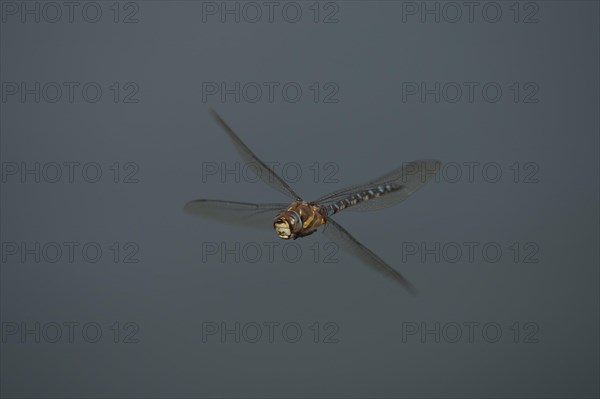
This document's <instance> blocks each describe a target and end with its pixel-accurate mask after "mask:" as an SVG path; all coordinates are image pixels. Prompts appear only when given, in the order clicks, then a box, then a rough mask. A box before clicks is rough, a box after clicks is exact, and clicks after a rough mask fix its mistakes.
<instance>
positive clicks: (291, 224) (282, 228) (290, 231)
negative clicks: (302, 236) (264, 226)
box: [273, 211, 302, 240]
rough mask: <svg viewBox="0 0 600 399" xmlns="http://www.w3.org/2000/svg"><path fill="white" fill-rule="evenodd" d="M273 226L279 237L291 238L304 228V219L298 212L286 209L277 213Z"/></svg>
mask: <svg viewBox="0 0 600 399" xmlns="http://www.w3.org/2000/svg"><path fill="white" fill-rule="evenodd" d="M273 227H274V228H275V232H276V233H277V235H278V236H279V238H282V239H284V240H289V239H290V238H296V234H297V233H299V232H300V230H301V229H302V221H301V220H300V215H298V214H297V213H296V212H293V211H286V212H282V213H280V214H279V215H277V217H276V218H275V221H274V222H273Z"/></svg>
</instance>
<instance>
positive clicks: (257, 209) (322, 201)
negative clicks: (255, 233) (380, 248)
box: [184, 109, 441, 295]
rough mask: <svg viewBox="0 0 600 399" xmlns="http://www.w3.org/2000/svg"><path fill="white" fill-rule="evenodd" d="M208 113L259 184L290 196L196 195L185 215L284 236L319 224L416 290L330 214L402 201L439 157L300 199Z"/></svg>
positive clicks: (347, 248)
mask: <svg viewBox="0 0 600 399" xmlns="http://www.w3.org/2000/svg"><path fill="white" fill-rule="evenodd" d="M210 113H211V115H212V116H213V117H214V119H215V121H216V122H217V123H218V124H219V125H220V126H221V127H222V128H223V130H224V131H225V132H226V133H227V136H228V137H229V139H231V141H232V142H233V145H234V147H235V149H236V150H237V152H238V153H239V155H240V156H241V157H242V159H243V160H244V162H245V164H246V165H247V166H248V167H250V166H251V167H252V168H253V169H254V170H255V171H256V173H257V174H258V177H259V179H260V180H261V181H262V182H264V183H266V184H267V185H268V186H270V187H271V188H274V189H275V190H277V191H279V192H281V193H282V194H284V195H286V196H288V197H290V198H291V199H292V200H293V202H292V203H291V204H290V203H287V202H285V203H251V202H239V201H226V200H216V199H196V200H193V201H190V202H188V203H187V204H185V206H184V210H185V211H186V212H187V213H189V214H193V215H198V216H201V217H204V218H212V219H217V220H220V221H222V222H226V223H229V224H233V225H247V226H254V227H262V228H267V229H274V230H275V233H276V234H277V236H278V237H279V238H281V239H284V240H290V239H294V240H295V239H297V238H300V237H306V236H308V235H311V234H313V233H315V232H316V231H317V230H318V229H319V228H320V227H323V229H322V231H323V233H324V234H325V236H326V237H327V238H328V239H329V240H331V241H333V242H334V243H336V244H337V245H338V246H339V247H340V248H341V249H342V250H345V251H347V252H349V253H351V254H353V255H354V256H355V257H357V258H358V259H360V260H361V261H362V262H363V263H364V264H365V265H367V266H370V267H371V268H372V269H374V270H375V271H377V272H379V273H381V274H383V275H384V276H386V277H388V278H390V279H392V280H394V281H396V282H398V283H400V284H401V285H402V286H403V287H404V288H405V289H406V290H407V291H408V292H410V293H411V294H413V295H415V294H416V288H415V286H414V285H413V284H412V283H411V282H410V281H409V280H408V279H407V278H405V277H404V276H403V275H402V274H401V273H400V272H398V271H397V270H396V269H394V268H393V267H391V266H390V265H389V264H388V263H386V262H385V261H384V260H383V259H381V258H380V257H379V256H377V255H376V254H375V253H374V252H373V251H371V250H370V249H369V248H367V247H366V246H365V245H363V244H361V243H360V242H359V241H358V240H357V239H356V238H354V236H352V235H351V234H350V233H349V232H348V231H347V230H346V229H345V228H343V227H342V226H341V225H340V224H339V223H338V222H336V221H335V220H334V219H333V217H332V216H333V215H335V214H337V213H338V212H341V211H342V210H345V209H348V210H352V211H373V210H379V209H384V208H388V207H391V206H394V205H397V204H399V203H401V202H402V201H404V200H406V199H407V198H408V197H410V196H411V195H412V194H414V193H415V191H417V190H418V189H419V188H421V187H423V186H424V185H425V184H426V183H427V182H428V181H430V180H431V179H432V178H433V177H434V176H435V175H436V173H438V172H439V170H440V168H441V162H440V161H436V160H419V161H412V162H407V163H404V164H403V165H402V166H401V167H400V168H397V169H394V170H392V171H391V172H389V173H386V174H384V175H383V176H380V177H378V178H375V179H373V180H370V181H368V182H366V183H362V184H356V185H353V186H350V187H347V188H344V189H341V190H337V191H334V192H332V193H329V194H327V195H324V196H322V197H320V198H319V199H317V200H315V201H305V200H303V199H302V197H301V196H300V195H298V194H297V193H296V192H295V191H294V190H293V189H292V187H290V185H289V184H288V183H286V181H285V180H283V179H282V178H281V177H280V176H279V175H278V174H277V173H275V172H274V170H273V168H269V167H268V166H267V165H266V164H265V163H264V162H263V161H262V160H261V159H260V158H258V157H257V156H256V155H255V154H254V152H252V150H250V148H249V147H248V146H247V145H246V144H244V142H243V141H242V140H241V139H240V138H239V137H238V135H237V134H236V133H235V132H234V131H233V129H232V128H231V127H229V125H228V124H227V123H226V122H225V121H224V120H223V118H221V116H220V115H219V114H218V113H217V112H216V111H214V110H213V109H211V110H210Z"/></svg>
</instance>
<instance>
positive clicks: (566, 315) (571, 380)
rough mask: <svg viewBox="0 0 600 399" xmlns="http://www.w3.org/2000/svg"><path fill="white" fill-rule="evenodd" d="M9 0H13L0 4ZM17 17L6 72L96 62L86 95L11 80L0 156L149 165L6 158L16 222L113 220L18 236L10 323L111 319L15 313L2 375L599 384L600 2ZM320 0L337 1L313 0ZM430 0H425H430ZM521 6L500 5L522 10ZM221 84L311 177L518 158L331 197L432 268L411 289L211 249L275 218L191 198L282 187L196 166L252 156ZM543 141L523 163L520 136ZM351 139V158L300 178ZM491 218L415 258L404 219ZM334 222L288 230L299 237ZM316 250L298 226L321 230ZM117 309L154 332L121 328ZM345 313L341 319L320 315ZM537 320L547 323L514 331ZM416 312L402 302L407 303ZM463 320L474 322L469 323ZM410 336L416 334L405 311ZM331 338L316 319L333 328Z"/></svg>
mask: <svg viewBox="0 0 600 399" xmlns="http://www.w3.org/2000/svg"><path fill="white" fill-rule="evenodd" d="M4 3H5V2H2V4H4ZM99 4H101V6H102V8H103V18H102V20H101V21H100V22H98V23H95V24H92V23H86V22H85V21H83V20H82V19H81V17H80V16H76V19H75V22H74V23H67V22H64V21H63V22H60V23H44V22H40V23H32V22H28V23H21V22H19V21H18V19H15V18H14V17H9V18H7V19H6V20H5V21H3V22H2V25H1V42H0V44H1V48H2V50H1V80H2V82H22V81H25V82H35V81H40V82H49V81H57V82H63V81H78V82H88V81H96V82H99V83H100V84H101V85H102V86H103V87H104V88H105V89H106V90H105V92H104V94H103V98H102V100H101V101H99V102H98V103H95V104H89V103H86V102H84V101H82V100H81V99H76V100H75V102H74V103H73V104H70V103H68V102H66V101H60V102H58V103H56V104H49V103H45V102H44V101H42V102H40V103H39V104H37V103H34V102H32V101H27V102H26V103H21V102H19V101H18V99H17V100H15V99H14V98H12V99H8V100H7V101H3V102H2V104H1V106H2V111H1V114H0V123H1V136H2V137H1V156H2V162H22V161H24V162H29V163H33V162H36V161H37V162H41V163H44V162H51V161H55V162H64V161H79V162H81V163H85V162H90V161H96V162H98V163H100V164H101V165H102V166H103V172H104V173H105V174H106V176H111V175H110V173H111V172H110V171H109V170H108V166H109V165H111V164H113V163H114V162H117V161H118V162H121V164H124V163H125V162H135V163H136V164H137V165H139V172H138V173H137V175H136V177H137V178H138V179H139V183H136V184H123V183H122V182H121V183H119V184H115V183H113V182H112V181H111V179H110V177H107V178H106V179H105V178H103V179H102V180H101V181H100V182H99V183H96V184H90V183H85V182H84V181H82V180H81V179H80V178H79V179H77V180H76V181H75V183H73V184H69V183H68V182H66V181H65V180H64V179H63V180H61V181H60V182H59V183H55V184H51V183H39V184H36V183H32V182H28V183H25V184H22V183H20V182H19V180H18V179H14V178H10V179H8V180H7V181H6V182H4V183H3V184H2V195H1V201H2V207H1V219H2V226H1V236H2V237H1V240H2V242H17V243H19V242H28V243H33V242H36V241H37V242H41V243H44V242H59V243H60V242H64V241H78V242H81V243H84V242H88V241H95V242H98V243H101V245H102V247H103V249H104V251H105V255H104V256H103V258H102V260H101V261H100V262H98V263H87V262H83V261H82V260H81V257H79V258H78V259H79V260H77V261H76V262H74V263H68V262H66V261H64V259H63V260H62V261H60V262H57V263H55V264H51V263H48V262H43V261H42V262H40V263H35V262H33V261H31V259H29V260H26V261H25V262H21V261H20V260H19V258H18V257H9V258H7V261H6V262H3V263H2V268H1V289H2V293H1V319H2V323H4V324H3V326H5V325H6V324H5V323H8V322H11V323H15V322H16V323H21V322H27V323H30V324H29V325H30V326H31V325H33V323H35V322H36V321H38V322H40V323H42V324H43V323H49V322H57V323H63V322H66V321H75V322H79V323H80V324H84V323H86V322H97V323H99V324H100V325H101V326H102V328H103V336H102V339H101V340H100V341H99V342H98V343H95V344H93V343H86V342H85V341H83V340H82V339H81V337H80V336H79V337H77V338H76V339H75V342H74V343H68V342H66V338H65V337H63V338H62V339H61V341H60V342H59V343H54V344H53V343H49V342H44V340H42V342H40V343H33V342H31V340H28V341H26V342H20V340H19V337H18V336H6V335H3V339H4V341H6V342H2V359H1V382H2V384H1V385H2V388H1V393H2V395H3V396H6V397H50V396H55V397H93V396H102V397H113V396H119V397H127V396H136V397H167V396H178V397H222V396H223V397H245V396H254V397H256V396H260V397H288V396H293V397H329V396H335V397H364V396H369V397H456V396H461V397H515V396H518V397H534V396H535V397H540V396H542V397H597V396H598V394H599V386H598V374H599V361H598V332H599V328H598V327H599V325H598V310H599V309H598V307H599V306H598V305H599V297H598V281H599V276H598V260H599V259H598V238H599V231H598V218H599V214H598V203H599V202H598V201H599V193H598V181H599V180H598V166H599V164H598V132H599V124H598V105H599V101H598V84H599V82H598V70H599V59H598V11H599V10H598V3H597V2H594V1H574V2H567V1H550V2H537V3H536V4H537V5H538V6H539V12H538V13H537V15H536V16H537V18H538V19H539V22H538V23H533V24H524V23H513V22H512V21H511V17H512V14H509V12H510V11H509V10H508V7H510V5H511V4H512V2H501V3H498V4H501V6H502V8H503V11H504V13H505V14H503V18H502V20H501V21H500V22H499V23H495V24H492V23H487V22H485V21H483V20H482V19H481V17H480V14H476V20H475V22H474V23H467V22H464V21H462V22H459V23H454V24H452V23H444V22H441V23H439V24H436V23H431V22H428V23H420V22H419V21H418V19H415V18H409V19H408V21H407V22H406V23H403V21H402V3H401V2H392V1H380V2H366V1H348V2H338V3H337V5H338V6H339V12H338V13H337V18H338V19H339V22H338V23H333V24H323V23H316V24H315V23H313V22H312V21H311V18H312V16H310V17H309V16H308V12H309V11H307V7H308V6H309V5H310V4H311V3H308V2H303V3H301V4H302V6H303V7H304V12H306V13H307V15H306V16H304V14H303V18H302V20H301V21H300V22H299V23H296V24H292V23H288V22H285V21H283V20H282V19H281V18H280V17H278V18H276V20H275V21H274V22H273V23H268V22H265V21H262V22H259V23H245V22H240V23H235V22H231V21H229V22H227V23H221V22H219V21H218V19H216V18H209V20H208V22H207V23H203V22H202V6H201V4H200V3H193V2H185V1H181V2H172V3H171V2H169V3H168V2H162V1H142V2H137V5H138V6H139V12H138V13H137V18H138V19H139V22H138V23H134V24H123V23H113V22H112V21H111V18H112V14H110V8H109V7H110V6H111V4H112V3H109V2H101V3H99ZM323 4H324V3H322V4H321V6H323ZM429 4H434V3H429ZM509 15H510V17H509ZM114 81H119V82H122V83H123V82H136V83H137V84H138V85H139V87H140V91H139V93H138V94H137V98H139V100H140V101H139V102H138V103H134V104H123V103H114V102H112V101H111V100H110V94H109V93H110V92H109V91H108V89H107V87H108V86H109V85H110V84H111V82H114ZM206 81H216V82H221V81H226V82H228V83H229V84H231V82H235V81H240V82H248V81H256V82H263V81H278V82H289V81H294V82H299V83H300V84H301V85H302V86H303V87H304V88H306V87H308V85H310V84H311V83H312V82H315V81H319V82H322V83H323V82H335V83H336V84H337V85H338V86H339V88H340V90H339V93H338V95H337V98H338V99H339V102H338V103H322V102H319V103H315V102H314V101H312V100H311V99H310V97H309V94H304V96H303V98H302V100H301V101H299V102H297V103H289V102H286V101H283V100H282V99H281V98H279V99H276V100H275V101H274V102H273V103H269V102H268V101H266V100H265V99H264V98H263V99H262V100H261V101H259V102H257V103H248V102H245V101H241V102H240V103H236V102H235V101H232V100H231V99H228V100H227V101H226V102H225V103H223V102H221V101H220V99H218V98H213V99H211V100H210V101H206V102H204V101H203V99H202V82H206ZM406 81H409V82H410V81H415V82H421V81H424V82H428V83H430V84H432V83H433V82H436V81H440V82H449V81H450V82H451V81H456V82H465V81H476V82H483V83H485V82H490V81H494V82H499V83H500V84H501V85H502V87H503V88H504V89H506V88H507V87H508V86H509V85H510V84H511V83H512V82H514V81H519V82H536V83H537V84H538V85H539V88H540V90H539V92H538V94H537V98H538V99H539V102H537V103H531V104H524V103H514V102H513V101H511V100H510V95H509V92H508V91H505V93H504V96H503V98H502V100H501V101H499V102H497V103H494V104H491V103H486V102H484V101H481V99H477V100H476V101H475V102H474V103H469V102H467V101H464V100H463V101H460V102H458V103H455V104H452V103H448V102H444V101H442V102H440V103H438V104H436V103H433V102H431V101H428V102H426V103H422V102H420V101H418V100H412V101H407V102H403V101H402V92H401V87H402V82H406ZM209 106H213V107H215V108H216V109H217V110H218V111H219V112H220V113H221V114H222V115H223V117H224V118H225V119H226V120H227V121H228V122H229V123H230V124H231V125H232V127H233V128H234V129H236V130H237V132H238V134H239V135H240V136H241V137H242V138H243V139H244V140H245V141H246V142H247V144H248V145H249V146H250V147H251V148H253V149H254V150H255V151H256V152H257V153H258V154H259V155H260V156H261V157H263V158H264V159H265V160H269V161H279V162H285V161H293V162H298V163H299V164H301V165H302V166H303V173H304V174H303V178H301V179H300V181H298V182H297V183H295V184H294V187H295V189H296V190H297V191H298V192H299V193H301V194H303V195H305V196H306V197H307V198H309V199H311V198H316V197H318V196H319V195H321V194H322V193H326V192H328V191H332V190H334V189H337V188H339V187H342V186H344V185H349V184H354V183H357V182H360V181H362V180H367V179H369V178H371V177H374V176H377V175H380V174H382V173H384V172H386V171H387V170H389V169H392V168H395V167H397V166H398V165H399V164H400V163H401V162H404V161H410V160H414V159H419V158H432V159H440V160H442V161H443V162H445V163H448V162H458V163H462V162H468V161H478V162H481V163H482V164H483V163H485V162H498V163H499V164H500V165H502V168H503V172H504V175H503V178H502V179H501V180H500V181H499V182H498V183H495V184H490V183H486V182H485V181H483V180H482V179H481V178H476V180H475V181H474V182H473V183H472V184H471V183H468V182H466V181H465V179H464V178H463V179H462V180H461V181H460V182H458V183H454V184H452V183H449V182H447V181H441V182H439V183H433V184H430V185H429V186H428V187H426V188H424V189H423V190H422V191H420V192H419V193H417V194H416V195H415V197H414V198H411V199H410V200H408V201H407V202H406V203H404V204H402V205H401V206H398V207H394V208H390V209H387V210H385V211H381V212H374V213H350V212H347V213H343V214H341V215H339V217H338V218H337V220H338V221H340V222H341V223H343V225H344V226H345V227H346V228H347V229H348V230H349V231H350V232H352V233H354V234H355V235H356V237H357V238H358V239H359V240H361V241H362V242H364V243H365V244H367V245H368V246H369V247H370V248H371V249H372V250H373V251H374V252H375V253H377V254H378V255H380V256H381V257H382V258H383V259H385V260H387V261H388V262H389V263H390V264H392V265H393V266H394V267H396V268H398V270H400V271H402V272H403V273H404V274H405V275H406V276H407V277H408V278H409V279H410V280H411V281H412V282H413V283H414V284H415V285H416V286H417V288H418V289H419V295H418V296H417V297H411V296H410V295H408V294H407V293H406V292H404V291H403V290H402V289H401V288H399V286H397V285H396V284H394V283H393V282H390V281H388V280H386V279H384V278H382V277H380V276H379V275H377V274H375V273H372V272H371V271H370V270H368V268H366V267H364V266H363V265H362V264H360V262H359V261H358V260H356V259H354V258H352V257H350V256H349V255H346V254H344V253H342V252H340V253H339V254H337V258H338V259H339V262H337V263H324V262H317V263H315V262H313V261H312V260H311V258H310V256H308V257H303V258H302V259H301V261H299V262H297V263H291V262H286V261H284V260H282V258H281V256H279V257H278V258H277V259H276V261H274V262H268V261H265V260H264V259H260V261H259V262H256V263H251V262H248V261H246V260H242V261H240V262H232V261H226V262H221V261H220V260H219V259H215V258H211V261H208V262H202V243H203V242H217V243H220V242H226V243H230V244H233V243H235V242H239V243H241V244H242V245H244V244H245V243H248V242H256V243H264V242H277V238H276V237H275V235H274V234H273V232H271V231H259V230H252V229H248V228H243V227H232V226H228V225H223V224H220V223H217V222H215V221H211V220H202V219H198V218H194V217H191V216H189V215H186V214H184V213H183V211H182V207H183V204H184V203H185V202H187V201H189V200H191V199H194V198H224V199H232V200H246V201H267V202H271V201H284V202H285V201H286V200H287V199H286V198H285V197H283V196H281V195H280V194H279V193H277V192H275V191H273V190H270V189H269V188H266V187H265V186H264V185H262V184H260V183H249V182H240V183H236V182H235V181H231V179H226V180H227V181H226V182H221V181H220V180H218V179H209V180H208V181H206V182H205V183H203V182H202V173H201V170H202V163H203V162H227V163H228V164H230V165H232V164H234V163H235V162H238V161H239V158H238V157H237V154H236V153H235V151H234V150H233V147H232V146H231V144H230V143H229V142H228V140H227V138H226V137H225V135H224V134H223V132H222V131H221V130H220V129H219V127H218V126H217V125H216V124H215V123H214V122H213V121H212V120H211V118H210V117H209V115H208V112H207V110H208V108H209ZM516 161H518V162H520V163H521V164H524V163H526V162H535V163H536V164H537V165H539V172H538V173H537V178H538V179H539V182H538V183H533V184H524V183H518V184H515V183H513V182H512V181H511V179H510V178H509V176H510V173H511V171H510V169H509V166H510V165H511V164H513V163H514V162H516ZM314 162H319V163H320V164H324V163H325V162H335V163H336V165H338V166H339V171H338V173H337V175H336V177H337V178H338V179H339V183H337V184H330V183H324V182H322V181H321V182H319V183H317V184H315V182H314V181H313V180H312V178H309V177H308V176H309V173H310V171H309V170H308V166H310V165H311V164H313V163H314ZM114 241H119V242H120V243H125V242H129V241H131V242H135V243H137V244H138V245H139V253H138V254H137V258H139V259H140V262H139V263H132V264H124V263H114V262H113V261H112V260H111V258H110V252H109V250H108V247H109V246H110V245H111V243H113V242H114ZM469 241H478V242H481V243H485V242H498V243H500V244H502V246H503V247H504V249H505V251H506V252H505V254H504V256H503V257H502V259H501V260H500V261H499V262H497V263H490V262H485V261H483V260H482V258H481V257H478V258H477V259H476V261H475V262H473V263H469V262H468V261H465V260H464V258H463V259H462V260H461V261H459V262H457V263H450V262H446V261H444V260H442V261H440V262H439V263H437V262H435V261H433V260H432V259H431V258H428V259H426V261H425V262H421V261H420V259H418V258H412V260H413V261H407V262H403V261H402V259H401V258H402V256H401V254H400V249H401V243H402V242H417V243H420V242H425V243H428V244H430V245H433V243H435V242H441V243H447V242H457V243H463V242H469ZM515 241H517V242H521V243H525V242H535V243H537V245H538V246H539V252H538V254H537V258H538V259H539V262H538V263H522V262H517V263H516V262H514V261H513V260H512V259H511V255H510V252H508V250H507V249H506V248H507V245H508V243H511V242H515ZM323 242H325V240H324V238H323V237H321V235H320V234H316V235H314V236H311V237H309V238H306V239H303V240H299V241H297V243H298V244H300V245H301V247H302V248H303V249H304V251H308V248H309V247H310V246H311V245H313V244H315V243H323ZM307 253H308V252H307ZM115 321H119V322H120V323H121V324H124V323H126V322H128V321H132V322H135V323H137V325H138V326H139V331H138V333H137V334H136V338H137V339H139V342H138V343H130V344H124V343H122V342H121V343H118V344H115V343H113V341H112V332H111V330H110V329H109V326H110V325H111V324H112V323H114V322H115ZM268 321H273V322H278V323H280V324H284V323H287V322H296V323H299V324H300V325H301V326H302V329H303V336H302V339H301V340H300V342H298V343H287V342H285V340H283V339H282V338H281V336H278V337H277V338H276V339H275V340H274V342H273V343H269V342H268V341H267V340H266V338H265V337H263V338H262V339H261V340H260V342H258V343H254V344H253V343H249V342H244V340H243V339H242V340H241V342H240V343H234V342H232V341H231V340H227V341H226V342H224V343H221V342H220V340H219V338H218V337H216V336H213V337H209V338H210V339H208V340H207V342H202V325H203V323H206V322H216V323H221V322H227V323H229V325H230V326H232V325H233V323H235V322H240V323H242V325H243V324H244V323H248V322H256V323H259V324H262V323H264V322H268ZM314 322H320V323H321V326H323V325H324V323H326V322H334V323H336V324H337V325H338V326H339V331H338V332H337V334H336V336H335V338H337V339H338V340H339V342H337V343H323V342H320V343H313V340H312V338H313V337H312V331H311V330H310V329H309V326H310V325H311V324H312V323H314ZM421 322H425V323H428V324H427V325H428V326H429V327H431V326H433V325H434V323H436V322H439V323H441V324H442V325H444V323H451V322H455V323H459V324H461V325H462V323H465V322H477V323H480V325H483V324H485V323H489V322H494V323H498V324H499V325H501V326H502V328H503V336H502V339H501V340H500V341H499V342H497V343H488V342H486V341H485V340H484V339H482V338H481V335H477V336H476V338H475V339H474V342H472V343H470V342H468V341H467V340H466V338H465V337H462V339H461V340H460V341H459V342H458V343H450V342H447V341H445V340H444V339H441V341H440V342H439V343H436V342H434V341H433V340H432V339H431V337H425V338H426V339H425V342H421V339H420V338H419V336H418V335H417V336H410V337H407V338H408V339H406V340H405V341H406V342H403V339H402V338H403V335H402V326H403V323H418V324H419V323H421ZM515 322H519V323H521V325H523V324H524V323H526V322H533V323H536V325H537V326H539V331H538V332H537V334H536V336H535V337H536V339H537V341H538V342H537V343H523V342H519V343H513V342H512V331H511V330H510V326H511V325H512V324H513V323H515ZM404 325H406V324H404ZM465 331H466V330H465ZM405 338H406V337H405ZM320 340H321V341H322V337H321V338H320Z"/></svg>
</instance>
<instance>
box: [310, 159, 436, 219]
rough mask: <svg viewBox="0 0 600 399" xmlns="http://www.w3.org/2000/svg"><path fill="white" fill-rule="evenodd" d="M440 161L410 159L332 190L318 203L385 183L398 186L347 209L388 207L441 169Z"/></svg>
mask: <svg viewBox="0 0 600 399" xmlns="http://www.w3.org/2000/svg"><path fill="white" fill-rule="evenodd" d="M441 165H442V163H441V162H440V161H435V160H420V161H412V162H408V163H406V164H404V165H403V166H402V167H401V168H398V169H394V170H392V171H391V172H389V173H386V174H385V175H383V176H381V177H379V178H377V179H374V180H371V181H369V182H367V183H364V184H358V185H354V186H351V187H348V188H345V189H342V190H338V191H334V192H333V193H330V194H327V195H325V196H323V197H321V198H319V199H318V200H317V201H316V202H317V203H318V204H319V205H325V206H327V205H330V204H333V203H335V202H337V201H340V200H342V199H344V198H347V197H348V196H350V195H352V194H354V193H357V192H361V191H365V190H369V189H373V188H375V187H377V186H382V185H383V186H385V185H386V184H390V185H395V186H400V188H399V189H398V190H395V191H392V192H389V193H387V194H384V195H381V196H379V197H376V198H371V199H370V200H368V201H364V202H359V203H357V204H356V205H353V206H350V207H348V208H347V209H348V210H350V211H372V210H378V209H384V208H388V207H390V206H394V205H397V204H399V203H400V202H402V201H404V200H405V199H407V198H408V197H410V196H411V195H412V194H413V193H414V192H415V191H417V190H418V189H420V188H421V187H423V186H424V185H425V184H426V183H427V182H429V181H430V180H431V179H432V178H433V177H434V176H435V175H436V173H438V172H439V170H440V169H441Z"/></svg>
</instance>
